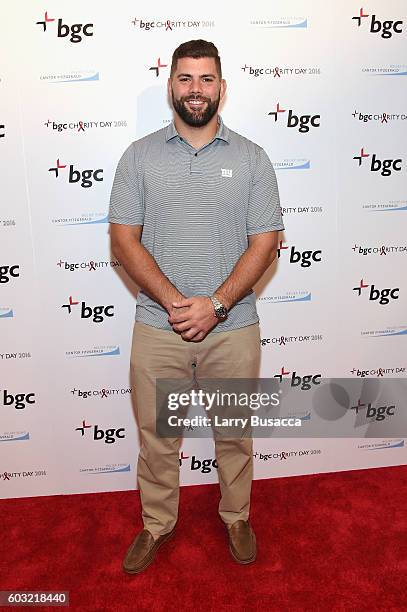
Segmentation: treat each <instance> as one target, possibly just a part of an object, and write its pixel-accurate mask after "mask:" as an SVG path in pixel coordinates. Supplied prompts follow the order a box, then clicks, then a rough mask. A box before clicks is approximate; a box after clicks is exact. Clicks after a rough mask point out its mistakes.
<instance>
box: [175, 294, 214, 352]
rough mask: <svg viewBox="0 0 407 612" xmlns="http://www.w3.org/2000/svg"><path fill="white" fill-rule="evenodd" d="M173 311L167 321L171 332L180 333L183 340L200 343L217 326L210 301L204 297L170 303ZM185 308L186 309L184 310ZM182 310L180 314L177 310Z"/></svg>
mask: <svg viewBox="0 0 407 612" xmlns="http://www.w3.org/2000/svg"><path fill="white" fill-rule="evenodd" d="M172 305H173V307H174V310H173V311H172V313H171V316H170V317H169V318H168V321H169V322H170V323H171V325H172V327H173V330H174V331H176V332H178V333H180V335H181V338H182V339H183V340H187V341H189V342H201V341H202V340H203V339H204V338H205V336H207V335H208V334H209V332H210V331H211V330H212V329H213V328H214V327H215V325H217V324H218V322H219V319H218V318H217V317H216V315H215V309H214V307H213V304H212V302H211V300H210V299H209V298H208V297H204V296H195V297H191V298H185V299H184V300H181V301H179V302H173V303H172ZM185 306H187V307H188V308H185ZM181 308H184V310H183V311H182V312H179V313H178V312H177V309H181Z"/></svg>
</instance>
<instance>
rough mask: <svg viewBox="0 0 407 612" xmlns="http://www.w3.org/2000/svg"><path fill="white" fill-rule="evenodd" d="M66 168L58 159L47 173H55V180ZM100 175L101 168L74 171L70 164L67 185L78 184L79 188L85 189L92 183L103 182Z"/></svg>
mask: <svg viewBox="0 0 407 612" xmlns="http://www.w3.org/2000/svg"><path fill="white" fill-rule="evenodd" d="M66 166H67V165H66V164H62V163H61V162H60V160H59V158H58V159H57V163H56V166H55V167H54V168H48V172H55V178H58V177H59V175H60V170H65V169H66ZM102 175H103V170H102V168H99V169H98V170H75V168H74V166H73V164H71V165H70V166H69V176H68V183H79V184H80V186H81V187H84V188H85V189H86V188H88V187H92V185H93V181H96V182H98V183H101V182H102V181H103V176H102ZM65 176H66V175H65Z"/></svg>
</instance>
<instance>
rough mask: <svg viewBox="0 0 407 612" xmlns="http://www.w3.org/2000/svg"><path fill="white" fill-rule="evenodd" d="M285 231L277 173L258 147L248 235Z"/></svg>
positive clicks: (249, 209)
mask: <svg viewBox="0 0 407 612" xmlns="http://www.w3.org/2000/svg"><path fill="white" fill-rule="evenodd" d="M283 229H284V225H283V217H282V214H281V207H280V197H279V193H278V185H277V178H276V173H275V171H274V168H273V165H272V163H271V161H270V159H269V157H268V155H267V153H266V152H265V151H264V149H262V148H261V147H256V157H255V167H254V173H253V180H252V185H251V192H250V199H249V207H248V214H247V235H248V236H250V235H252V234H261V233H263V232H272V231H275V230H283Z"/></svg>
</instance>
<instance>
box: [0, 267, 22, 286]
mask: <svg viewBox="0 0 407 612" xmlns="http://www.w3.org/2000/svg"><path fill="white" fill-rule="evenodd" d="M19 276H20V266H18V265H14V266H0V283H3V284H4V283H8V282H10V277H11V278H18V277H19Z"/></svg>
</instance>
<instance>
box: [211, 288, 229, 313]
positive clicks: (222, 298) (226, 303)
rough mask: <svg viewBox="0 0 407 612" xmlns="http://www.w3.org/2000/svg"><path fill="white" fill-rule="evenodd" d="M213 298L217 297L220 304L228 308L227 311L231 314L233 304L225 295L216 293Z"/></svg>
mask: <svg viewBox="0 0 407 612" xmlns="http://www.w3.org/2000/svg"><path fill="white" fill-rule="evenodd" d="M213 297H215V298H216V299H217V300H219V302H220V303H221V304H223V306H224V307H225V308H226V310H227V311H228V312H229V310H230V309H231V307H232V304H231V303H230V300H228V299H227V297H226V296H225V295H223V294H222V293H220V292H219V291H215V293H214V294H213Z"/></svg>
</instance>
